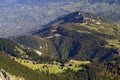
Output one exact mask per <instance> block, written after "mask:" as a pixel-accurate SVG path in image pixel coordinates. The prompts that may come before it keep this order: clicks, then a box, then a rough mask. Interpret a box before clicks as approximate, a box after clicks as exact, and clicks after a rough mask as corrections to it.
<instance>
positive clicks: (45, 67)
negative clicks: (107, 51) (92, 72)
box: [15, 58, 90, 74]
mask: <svg viewBox="0 0 120 80" xmlns="http://www.w3.org/2000/svg"><path fill="white" fill-rule="evenodd" d="M15 61H17V62H18V63H20V64H22V65H25V66H27V67H29V68H31V69H33V70H39V71H49V73H50V74H56V73H62V72H64V71H65V70H67V69H68V68H70V69H72V70H74V71H78V70H82V67H81V65H82V64H90V61H77V60H70V61H69V62H68V63H65V64H64V66H61V63H59V62H56V61H54V62H53V63H45V64H36V63H35V62H33V61H30V60H23V59H17V58H15Z"/></svg>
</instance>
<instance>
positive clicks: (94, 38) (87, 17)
mask: <svg viewBox="0 0 120 80" xmlns="http://www.w3.org/2000/svg"><path fill="white" fill-rule="evenodd" d="M50 24H51V26H49V27H48V28H45V29H43V30H38V31H37V32H35V33H33V35H31V36H29V37H28V36H21V37H17V38H16V39H15V40H16V41H17V42H19V43H20V44H22V45H25V46H30V47H31V48H34V49H37V50H39V51H41V52H43V53H48V52H46V51H48V49H51V50H52V53H55V54H54V55H55V56H56V57H55V56H54V58H57V59H69V58H73V59H78V60H88V59H91V60H95V61H100V62H103V61H105V60H107V59H109V58H110V57H112V56H113V55H119V50H118V49H117V48H118V46H116V45H114V44H113V46H112V44H111V43H110V41H114V40H116V42H118V43H119V38H118V36H120V35H119V33H120V29H119V28H120V27H119V26H118V25H117V24H116V23H114V22H111V21H108V20H105V19H103V18H101V17H99V16H96V15H94V14H92V13H89V12H81V11H77V12H73V13H70V14H68V15H64V16H61V17H58V18H57V19H55V20H54V21H52V22H51V23H50ZM108 30H109V32H108ZM36 38H41V39H43V40H44V41H41V40H39V39H36ZM39 41H40V42H39ZM48 42H49V43H48ZM41 43H43V44H41ZM44 43H46V45H49V46H51V47H48V48H47V46H45V44H44ZM34 44H37V45H34ZM116 44H117V43H116ZM117 45H119V44H117ZM44 49H45V51H44ZM49 52H50V51H49ZM48 54H50V53H48ZM52 58H53V57H52Z"/></svg>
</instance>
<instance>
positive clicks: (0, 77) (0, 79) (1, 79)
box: [0, 69, 12, 80]
mask: <svg viewBox="0 0 120 80" xmlns="http://www.w3.org/2000/svg"><path fill="white" fill-rule="evenodd" d="M0 80H12V79H10V77H9V76H8V75H7V74H6V72H5V71H4V70H2V69H1V70H0Z"/></svg>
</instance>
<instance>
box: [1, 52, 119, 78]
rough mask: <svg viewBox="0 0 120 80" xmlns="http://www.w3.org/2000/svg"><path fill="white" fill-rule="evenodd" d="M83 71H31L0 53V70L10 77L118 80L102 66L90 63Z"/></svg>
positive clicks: (84, 66)
mask: <svg viewBox="0 0 120 80" xmlns="http://www.w3.org/2000/svg"><path fill="white" fill-rule="evenodd" d="M82 67H83V70H80V71H77V72H76V71H73V70H71V69H67V70H66V71H65V72H63V73H58V74H49V71H46V72H44V71H42V72H41V71H39V70H36V71H33V70H32V69H29V68H27V67H25V66H23V65H21V64H19V63H17V62H15V61H14V60H12V59H11V58H10V56H9V55H7V54H6V53H4V52H0V68H1V69H4V70H6V71H7V72H9V73H10V74H12V75H15V76H20V77H24V78H25V80H118V79H119V78H120V75H118V74H117V76H116V75H113V74H114V73H111V72H110V71H109V70H108V69H107V68H105V67H104V65H102V64H98V63H91V64H89V65H83V66H82Z"/></svg>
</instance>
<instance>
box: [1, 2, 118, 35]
mask: <svg viewBox="0 0 120 80" xmlns="http://www.w3.org/2000/svg"><path fill="white" fill-rule="evenodd" d="M119 4H120V3H119V0H84V1H83V0H65V1H63V0H1V1H0V6H1V7H0V11H1V14H0V37H11V36H12V37H13V36H19V35H24V34H28V33H29V34H30V33H31V32H32V31H34V30H38V29H42V28H44V26H43V25H45V24H47V23H49V22H50V21H53V20H54V19H56V18H57V17H59V16H61V15H65V14H68V13H70V12H74V11H79V10H81V11H87V12H92V13H95V14H97V15H99V16H102V17H103V18H105V19H111V20H113V21H117V22H119V20H120V16H119V14H120V12H119V11H120V10H119V7H120V5H119ZM6 32H7V33H6Z"/></svg>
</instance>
